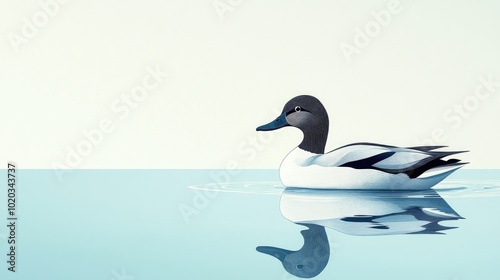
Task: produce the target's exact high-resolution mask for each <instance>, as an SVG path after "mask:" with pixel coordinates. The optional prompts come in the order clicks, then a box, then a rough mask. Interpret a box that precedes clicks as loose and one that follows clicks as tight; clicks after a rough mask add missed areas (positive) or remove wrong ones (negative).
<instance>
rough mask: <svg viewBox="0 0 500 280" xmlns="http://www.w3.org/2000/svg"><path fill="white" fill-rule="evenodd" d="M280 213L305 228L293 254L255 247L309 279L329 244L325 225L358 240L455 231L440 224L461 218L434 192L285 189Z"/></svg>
mask: <svg viewBox="0 0 500 280" xmlns="http://www.w3.org/2000/svg"><path fill="white" fill-rule="evenodd" d="M280 210H281V213H282V215H283V216H284V217H285V218H286V219H288V220H290V221H291V222H294V223H296V224H299V225H304V226H306V227H308V229H306V230H303V231H301V234H302V236H303V237H304V245H303V246H302V248H301V249H300V250H298V251H290V250H285V249H281V248H276V247H269V246H259V247H257V251H259V252H261V253H265V254H268V255H271V256H274V257H275V258H277V259H278V260H280V261H281V263H282V264H283V267H284V268H285V270H286V271H288V272H289V273H290V274H292V275H295V276H297V277H301V278H311V277H315V276H317V275H318V274H320V273H321V271H323V269H324V268H325V267H326V265H327V263H328V260H329V256H330V246H329V244H328V237H327V235H326V232H325V227H328V228H331V229H333V230H336V231H339V232H342V233H345V234H349V235H359V236H374V235H395V234H444V233H443V231H445V230H449V229H454V228H457V227H451V226H444V225H440V224H439V223H440V222H444V221H454V220H459V219H463V218H462V217H461V216H460V215H459V214H458V213H457V212H455V210H453V208H451V206H450V205H449V204H448V203H447V202H446V201H445V200H444V199H443V198H442V197H441V196H440V195H439V194H438V193H437V192H436V191H434V190H426V191H356V190H312V189H297V188H287V189H285V191H284V192H283V194H282V196H281V202H280Z"/></svg>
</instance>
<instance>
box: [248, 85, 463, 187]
mask: <svg viewBox="0 0 500 280" xmlns="http://www.w3.org/2000/svg"><path fill="white" fill-rule="evenodd" d="M285 126H293V127H297V128H299V129H300V130H301V131H302V132H303V133H304V139H303V140H302V142H301V143H300V145H299V146H298V147H297V148H296V149H294V150H292V151H291V152H290V153H289V154H288V155H287V156H286V158H285V159H284V160H283V162H282V163H281V166H280V178H281V181H282V183H283V184H284V185H285V186H286V187H300V188H319V189H390V190H421V189H428V188H431V187H432V186H434V185H435V184H437V183H438V182H440V181H441V180H443V179H444V178H446V177H447V176H448V175H450V174H451V173H452V172H454V171H455V170H457V169H458V168H460V167H462V166H463V165H464V164H466V163H464V162H460V160H458V159H448V160H445V159H444V158H445V157H447V156H450V155H454V154H457V153H461V152H462V151H459V152H457V151H438V150H439V149H440V148H444V147H445V146H421V147H409V148H402V147H395V146H389V145H381V144H374V143H355V144H349V145H346V146H343V147H340V148H337V149H335V150H333V151H330V152H328V153H324V149H325V145H326V140H327V137H328V129H329V121H328V114H327V112H326V110H325V108H324V107H323V104H321V102H320V101H319V100H318V99H317V98H315V97H313V96H309V95H301V96H297V97H295V98H293V99H291V100H290V101H289V102H287V104H286V105H285V107H284V108H283V112H282V114H281V115H280V116H279V117H278V118H277V119H276V120H274V121H272V122H270V123H269V124H266V125H263V126H260V127H258V128H257V130H258V131H266V130H275V129H279V128H282V127H285Z"/></svg>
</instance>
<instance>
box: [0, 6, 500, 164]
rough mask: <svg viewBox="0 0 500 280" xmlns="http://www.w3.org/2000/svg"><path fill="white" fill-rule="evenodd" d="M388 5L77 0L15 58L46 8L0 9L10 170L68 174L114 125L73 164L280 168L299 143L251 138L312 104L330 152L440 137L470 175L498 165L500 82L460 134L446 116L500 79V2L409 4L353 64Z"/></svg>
mask: <svg viewBox="0 0 500 280" xmlns="http://www.w3.org/2000/svg"><path fill="white" fill-rule="evenodd" d="M41 2H42V3H45V2H47V1H46V0H42V1H41ZM388 2H389V1H356V2H353V1H326V0H325V1H234V0H233V1H229V4H226V5H230V4H232V6H231V10H230V11H227V12H225V13H224V14H223V18H221V17H220V16H219V15H218V13H217V11H216V9H215V8H214V4H219V5H220V3H228V1H226V0H224V1H211V0H208V1H180V0H179V1H97V0H92V1H68V3H67V4H64V5H60V6H59V10H58V11H57V13H55V15H54V16H53V17H51V18H50V19H49V20H48V23H47V24H46V25H45V26H43V27H40V28H38V32H37V33H36V35H35V36H33V38H29V39H27V42H26V43H25V44H23V45H21V46H20V47H19V50H18V51H17V52H16V51H15V48H14V47H13V46H12V44H11V43H10V39H9V38H10V37H9V36H11V35H9V34H12V33H15V34H18V35H21V30H22V28H23V26H24V24H25V22H24V21H23V18H24V17H26V18H28V20H31V19H32V17H33V15H34V14H36V13H37V12H40V11H43V10H42V8H41V7H40V6H39V4H37V3H36V2H30V1H25V2H23V1H1V3H2V4H1V9H0V38H1V40H0V94H1V97H2V98H1V101H0V119H1V128H0V164H2V162H3V163H5V162H7V161H9V160H10V161H14V162H16V163H17V164H18V166H19V168H44V169H45V168H52V167H53V164H54V162H59V163H61V164H66V163H65V157H66V156H67V153H68V152H67V148H73V149H74V148H75V147H76V146H77V145H78V143H80V142H81V141H82V140H83V139H85V138H84V136H83V134H82V131H83V130H85V129H94V128H97V127H98V125H99V122H100V121H101V120H102V119H104V118H109V119H111V120H112V121H113V123H114V124H115V129H114V131H112V132H111V133H109V134H105V135H104V138H103V140H102V142H101V143H99V144H98V145H96V146H95V147H93V149H92V151H91V152H90V153H89V154H88V155H87V156H84V157H82V159H81V160H80V161H79V162H78V163H77V164H75V165H74V166H70V167H71V168H225V167H226V166H227V164H229V165H231V166H234V165H235V164H237V165H238V166H241V167H243V168H278V166H279V163H280V161H281V159H282V158H283V157H284V156H285V155H286V153H287V152H288V151H289V150H291V149H292V148H294V147H295V146H296V145H298V143H299V142H300V139H301V135H300V132H299V131H296V130H293V129H291V128H287V129H283V130H279V131H275V132H273V133H272V137H273V138H272V141H265V140H268V139H269V138H262V139H259V138H257V140H256V144H252V143H253V141H252V140H251V138H253V137H258V134H257V132H256V131H255V128H256V127H257V126H258V125H261V124H264V123H267V122H268V121H270V120H272V119H273V118H274V117H276V114H278V113H279V112H280V111H281V108H282V106H283V105H284V104H285V102H286V101H288V100H289V99H290V98H292V97H294V96H295V95H298V94H312V95H315V96H316V97H318V98H319V99H320V100H322V102H323V103H324V105H325V107H326V108H327V110H328V112H329V114H330V120H331V128H330V138H329V141H328V144H327V150H330V149H333V148H335V147H337V146H340V145H344V144H348V143H351V142H359V141H370V142H378V143H385V144H392V145H399V146H413V145H417V144H421V143H422V142H423V140H424V139H427V138H430V137H432V134H433V133H434V131H435V130H436V129H441V130H442V133H443V134H444V136H443V137H441V138H444V139H441V141H438V142H437V144H444V145H449V146H451V148H452V149H458V150H471V152H470V153H468V154H466V155H463V156H461V157H462V158H463V159H464V160H466V161H470V162H471V164H470V165H469V166H468V168H500V162H499V161H498V159H497V158H498V156H499V149H498V147H497V143H498V139H499V137H500V130H499V129H498V124H499V121H500V115H499V108H500V86H497V87H496V88H495V90H496V91H495V92H493V93H491V94H490V96H489V97H488V98H487V99H485V100H481V101H479V103H478V104H477V109H475V110H473V111H472V112H469V113H470V115H469V116H468V117H467V118H462V120H463V121H462V123H461V124H460V125H458V126H453V123H451V122H449V121H445V120H444V119H443V114H444V113H445V112H446V111H447V110H449V109H453V106H455V104H461V103H463V102H464V100H466V99H467V98H469V99H470V98H471V96H473V94H474V90H475V88H476V87H477V86H478V85H480V82H479V80H478V79H479V77H488V76H491V78H492V79H493V80H494V81H496V82H499V81H500V69H499V66H500V64H499V62H500V52H499V50H500V32H499V27H500V17H499V16H498V11H499V9H500V4H499V2H498V1H474V2H473V1H401V2H400V3H401V4H400V5H401V6H402V8H403V10H402V11H401V13H399V14H397V15H393V16H392V18H391V22H390V23H389V24H388V26H386V27H382V29H381V32H380V34H378V35H377V36H375V37H373V38H371V42H370V43H369V44H368V45H367V46H366V47H364V48H361V49H360V53H359V54H355V55H353V56H352V57H351V58H352V61H351V62H350V63H348V62H347V60H346V58H345V57H344V55H343V53H342V51H341V49H340V47H339V44H340V43H342V42H345V43H348V44H351V45H354V36H355V34H356V28H361V29H364V27H365V25H366V24H367V23H369V22H371V21H373V16H372V15H371V14H370V13H371V11H380V10H382V9H387V4H388ZM156 66H158V67H159V68H160V69H162V70H163V71H166V72H168V73H169V77H168V78H166V79H165V80H164V81H163V82H162V83H161V84H160V86H159V87H158V89H156V90H154V91H152V92H151V93H150V95H149V96H148V97H147V98H146V99H145V100H144V101H143V102H141V103H139V104H138V107H137V108H136V109H135V110H133V111H132V112H131V113H130V115H129V116H128V117H127V118H125V119H124V120H121V119H119V118H118V117H117V115H116V114H115V113H114V112H112V111H111V104H112V103H113V102H114V101H115V100H117V99H118V98H120V96H121V95H122V94H130V92H131V90H132V88H133V87H134V86H136V85H139V84H141V82H142V79H143V78H144V77H145V76H146V75H147V72H146V68H147V67H153V68H154V67H156ZM264 136H267V137H270V136H269V135H264ZM252 145H256V146H255V147H254V146H252Z"/></svg>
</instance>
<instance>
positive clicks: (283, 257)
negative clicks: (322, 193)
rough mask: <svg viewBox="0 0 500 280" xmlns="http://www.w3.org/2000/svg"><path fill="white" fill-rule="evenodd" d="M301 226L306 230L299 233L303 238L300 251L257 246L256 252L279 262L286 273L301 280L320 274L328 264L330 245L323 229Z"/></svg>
mask: <svg viewBox="0 0 500 280" xmlns="http://www.w3.org/2000/svg"><path fill="white" fill-rule="evenodd" d="M303 225H304V226H306V227H308V229H306V230H303V231H301V232H300V233H301V234H302V236H303V237H304V245H303V246H302V248H300V250H298V251H290V250H285V249H281V248H276V247H269V246H259V247H257V251H259V252H261V253H264V254H268V255H271V256H273V257H275V258H277V259H278V260H280V261H281V263H282V264H283V267H284V268H285V270H286V271H288V273H290V274H292V275H295V276H297V277H301V278H311V277H314V276H316V275H318V274H320V273H321V271H323V269H324V268H325V267H326V265H327V264H328V259H329V258H330V245H329V244H328V237H327V236H326V232H325V228H324V227H322V226H318V225H315V224H303Z"/></svg>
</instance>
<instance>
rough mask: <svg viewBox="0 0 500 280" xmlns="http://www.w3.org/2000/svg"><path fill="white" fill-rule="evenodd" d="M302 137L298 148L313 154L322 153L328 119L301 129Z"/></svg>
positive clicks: (326, 134)
mask: <svg viewBox="0 0 500 280" xmlns="http://www.w3.org/2000/svg"><path fill="white" fill-rule="evenodd" d="M302 132H303V133H304V139H303V140H302V143H300V145H299V148H301V149H302V150H306V151H308V152H311V153H315V154H324V153H325V146H326V140H327V138H328V119H327V120H326V122H325V121H323V122H320V123H318V124H316V125H314V126H309V127H307V128H305V129H302Z"/></svg>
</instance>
